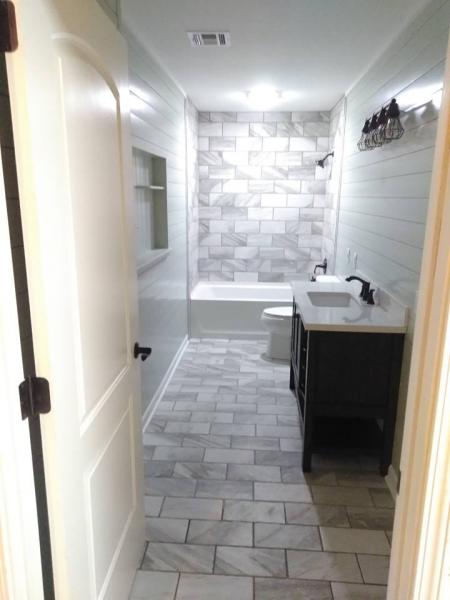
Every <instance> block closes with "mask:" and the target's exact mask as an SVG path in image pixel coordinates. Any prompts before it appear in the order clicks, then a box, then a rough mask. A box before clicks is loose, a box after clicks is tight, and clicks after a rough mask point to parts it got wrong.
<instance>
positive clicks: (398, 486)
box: [397, 469, 402, 495]
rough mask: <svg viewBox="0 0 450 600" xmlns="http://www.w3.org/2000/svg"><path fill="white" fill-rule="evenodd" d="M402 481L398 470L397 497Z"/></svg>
mask: <svg viewBox="0 0 450 600" xmlns="http://www.w3.org/2000/svg"><path fill="white" fill-rule="evenodd" d="M401 481H402V472H401V471H400V469H399V470H398V478H397V495H398V494H400V484H401Z"/></svg>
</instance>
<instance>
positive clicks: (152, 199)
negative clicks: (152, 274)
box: [133, 148, 169, 274]
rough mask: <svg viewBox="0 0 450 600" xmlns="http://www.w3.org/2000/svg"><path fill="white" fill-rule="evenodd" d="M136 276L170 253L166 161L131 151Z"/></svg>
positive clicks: (152, 155) (137, 151) (140, 151)
mask: <svg viewBox="0 0 450 600" xmlns="http://www.w3.org/2000/svg"><path fill="white" fill-rule="evenodd" d="M133 173H134V197H135V210H136V219H135V223H136V236H135V237H136V256H137V266H138V273H139V274H140V273H142V272H143V271H145V270H147V269H148V268H150V267H151V266H153V265H154V264H155V263H157V262H159V261H160V260H162V259H163V258H164V257H165V256H166V255H167V254H168V252H169V246H168V231H167V175H166V159H165V158H162V157H160V156H156V155H154V154H150V153H148V152H144V151H143V150H140V149H138V148H133Z"/></svg>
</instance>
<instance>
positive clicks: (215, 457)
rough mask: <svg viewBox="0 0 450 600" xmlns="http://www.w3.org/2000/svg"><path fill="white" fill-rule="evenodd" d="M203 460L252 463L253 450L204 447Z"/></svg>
mask: <svg viewBox="0 0 450 600" xmlns="http://www.w3.org/2000/svg"><path fill="white" fill-rule="evenodd" d="M205 462H219V463H233V464H247V465H251V464H253V463H254V451H253V450H237V449H226V448H224V449H217V448H206V450H205Z"/></svg>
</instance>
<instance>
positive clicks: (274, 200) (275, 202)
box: [261, 193, 287, 208]
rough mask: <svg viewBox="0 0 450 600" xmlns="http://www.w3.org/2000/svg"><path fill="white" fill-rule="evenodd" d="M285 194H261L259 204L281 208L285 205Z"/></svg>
mask: <svg viewBox="0 0 450 600" xmlns="http://www.w3.org/2000/svg"><path fill="white" fill-rule="evenodd" d="M286 200H287V195H286V194H284V193H277V194H261V206H267V207H271V208H280V207H281V208H283V207H285V206H286Z"/></svg>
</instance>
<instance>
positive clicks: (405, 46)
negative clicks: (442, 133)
mask: <svg viewBox="0 0 450 600" xmlns="http://www.w3.org/2000/svg"><path fill="white" fill-rule="evenodd" d="M449 23H450V1H449V0H445V1H444V0H432V2H430V4H429V5H428V6H427V8H426V9H425V11H424V12H422V13H421V14H420V15H419V16H418V17H417V18H416V19H415V20H414V22H413V23H411V24H410V25H409V26H408V27H407V29H406V30H405V31H404V32H403V34H402V35H401V36H400V37H399V38H398V39H397V40H396V42H395V43H394V44H393V45H392V46H391V47H390V48H389V49H388V50H387V51H386V52H385V53H384V54H383V56H382V57H381V58H380V59H379V60H378V61H377V62H376V63H375V65H374V66H373V67H372V68H370V69H369V71H368V72H367V73H366V74H365V75H364V76H363V78H362V79H361V80H360V81H359V82H358V83H357V85H356V86H355V87H354V88H353V89H352V90H351V92H350V93H349V94H348V98H347V123H346V130H345V144H344V160H343V171H342V188H341V198H340V210H339V227H338V239H337V261H336V265H337V266H336V270H337V272H338V273H349V272H353V271H354V269H353V266H352V265H350V264H348V263H347V256H346V252H347V248H350V249H351V251H352V253H353V252H357V253H358V265H357V269H358V270H359V271H360V272H361V273H364V274H365V275H367V276H368V278H369V279H370V280H371V281H373V282H376V283H377V284H379V285H380V286H381V287H383V288H385V289H387V290H388V291H389V292H390V293H392V294H393V295H394V296H395V297H397V298H398V299H399V300H400V301H401V302H403V303H404V304H406V305H407V306H409V307H410V309H411V320H410V327H409V331H408V334H407V337H406V344H405V357H404V366H403V375H402V383H401V394H400V402H399V412H398V418H397V431H396V438H395V447H394V457H393V465H394V467H398V465H399V460H400V449H401V438H402V432H403V422H404V408H405V400H406V392H407V376H408V371H409V360H410V355H411V346H412V338H413V326H414V313H415V305H416V294H417V290H418V285H419V274H420V266H421V259H422V247H423V238H424V229H425V222H426V215H427V207H428V195H429V188H430V177H431V169H432V162H433V152H434V144H435V136H436V125H437V117H438V109H437V107H436V105H435V104H433V103H432V102H428V103H426V104H425V105H423V106H420V107H417V108H416V109H415V110H410V111H409V112H407V113H406V114H404V115H403V116H402V122H403V125H404V126H405V129H406V131H405V134H404V135H403V137H402V138H401V139H400V140H398V141H394V142H392V143H390V144H387V145H385V146H383V147H381V148H378V149H375V150H372V151H368V152H359V151H358V150H357V147H356V142H357V141H358V139H359V137H360V132H361V128H362V126H363V124H364V119H365V118H367V117H370V116H371V115H372V113H373V112H374V111H378V110H379V109H380V107H381V105H382V104H385V103H386V102H387V101H389V100H390V99H391V98H392V97H396V98H397V100H398V103H399V105H400V108H401V109H402V108H403V109H405V108H407V107H412V106H414V105H415V104H418V103H419V104H421V103H423V101H427V100H430V99H431V95H432V91H433V90H435V89H436V88H438V87H440V85H441V84H442V79H443V70H444V59H445V55H446V48H447V40H448V29H449Z"/></svg>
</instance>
